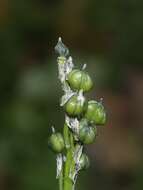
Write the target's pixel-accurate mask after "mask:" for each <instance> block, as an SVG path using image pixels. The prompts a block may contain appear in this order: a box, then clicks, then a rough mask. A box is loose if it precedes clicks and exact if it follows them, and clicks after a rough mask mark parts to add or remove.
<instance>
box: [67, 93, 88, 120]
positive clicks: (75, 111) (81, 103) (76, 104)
mask: <svg viewBox="0 0 143 190" xmlns="http://www.w3.org/2000/svg"><path fill="white" fill-rule="evenodd" d="M86 107H87V104H86V101H85V98H84V97H83V98H82V99H80V98H79V96H77V95H73V96H72V97H71V98H70V99H69V100H68V102H67V103H66V104H65V106H64V108H65V111H66V113H67V114H68V115H70V116H73V117H74V116H79V115H81V114H82V113H83V112H85V110H86Z"/></svg>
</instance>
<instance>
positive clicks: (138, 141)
mask: <svg viewBox="0 0 143 190" xmlns="http://www.w3.org/2000/svg"><path fill="white" fill-rule="evenodd" d="M142 20H143V2H142V1H141V0H126V1H123V0H116V1H113V0H108V1H105V0H100V1H99V0H98V1H95V0H83V1H77V0H73V1H71V0H64V1H59V0H54V1H52V0H50V1H49V0H13V1H8V0H1V2H0V52H1V54H0V189H1V190H13V189H14V190H16V189H17V190H39V189H41V190H47V189H48V190H51V189H58V185H57V182H56V179H55V175H56V165H55V156H54V155H53V154H52V153H51V152H50V150H49V149H48V143H47V139H48V136H49V135H50V133H51V126H52V125H54V126H55V128H56V130H57V131H58V130H61V129H62V125H63V121H64V115H63V112H62V109H61V108H60V107H59V98H60V97H61V95H62V90H61V88H60V83H59V81H58V78H57V65H56V56H55V52H54V46H55V44H56V42H57V39H58V37H59V36H62V38H63V41H64V42H65V44H66V45H67V46H68V47H69V49H70V50H71V52H70V53H71V54H72V56H73V59H74V62H76V63H75V65H77V67H78V68H81V67H82V64H84V63H87V66H88V70H89V72H90V73H91V75H92V78H93V80H95V84H96V85H95V87H94V90H93V93H92V94H90V97H91V96H93V97H96V98H97V99H99V98H101V97H104V101H105V103H104V104H105V105H106V108H107V112H108V123H107V125H106V127H105V128H104V129H101V133H100V134H99V137H98V139H97V142H96V144H95V145H93V146H91V147H90V149H88V150H87V151H88V152H89V154H90V157H91V168H90V169H89V170H88V172H87V173H86V172H85V173H84V172H83V173H82V174H81V178H80V179H79V181H78V189H79V190H80V189H82V190H84V189H99V190H105V189H107V190H108V189H110V190H112V189H113V190H114V189H117V190H122V189H126V190H140V189H142V188H143V182H142V178H143V164H142V159H143V157H142V154H143V151H142V147H143V141H142V134H143V130H142V127H143V119H142V114H143V99H142V97H143V75H142V66H143V64H142V62H143V55H142V44H143V43H142V42H143V22H142Z"/></svg>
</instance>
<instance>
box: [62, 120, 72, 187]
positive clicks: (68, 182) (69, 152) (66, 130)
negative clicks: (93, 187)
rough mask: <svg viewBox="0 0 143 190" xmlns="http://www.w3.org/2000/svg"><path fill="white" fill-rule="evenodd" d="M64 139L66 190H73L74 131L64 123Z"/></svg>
mask: <svg viewBox="0 0 143 190" xmlns="http://www.w3.org/2000/svg"><path fill="white" fill-rule="evenodd" d="M64 139H65V143H66V149H67V154H66V162H65V167H64V190H72V189H73V181H72V180H71V178H70V176H69V175H70V169H71V163H72V161H73V147H74V144H73V137H72V133H71V132H70V130H69V128H68V126H67V125H66V124H65V125H64Z"/></svg>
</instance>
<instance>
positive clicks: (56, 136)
mask: <svg viewBox="0 0 143 190" xmlns="http://www.w3.org/2000/svg"><path fill="white" fill-rule="evenodd" d="M49 145H50V147H51V149H52V150H53V151H54V152H56V153H60V152H62V151H63V149H64V146H65V145H64V138H63V136H62V134H61V133H53V134H52V135H51V136H50V138H49Z"/></svg>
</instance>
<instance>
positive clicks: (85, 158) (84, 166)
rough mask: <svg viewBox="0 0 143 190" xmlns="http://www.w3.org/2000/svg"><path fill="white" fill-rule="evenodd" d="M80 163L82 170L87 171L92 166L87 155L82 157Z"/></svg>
mask: <svg viewBox="0 0 143 190" xmlns="http://www.w3.org/2000/svg"><path fill="white" fill-rule="evenodd" d="M79 162H80V167H81V169H82V170H84V169H87V168H89V166H90V161H89V158H88V156H87V155H86V154H85V153H83V154H82V155H81V157H80V161H79Z"/></svg>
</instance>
